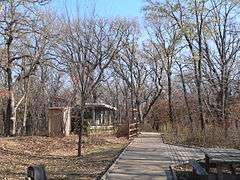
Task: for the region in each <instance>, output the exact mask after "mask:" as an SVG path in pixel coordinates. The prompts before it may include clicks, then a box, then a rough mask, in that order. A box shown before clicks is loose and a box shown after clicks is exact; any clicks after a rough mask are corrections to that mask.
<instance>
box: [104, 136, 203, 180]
mask: <svg viewBox="0 0 240 180" xmlns="http://www.w3.org/2000/svg"><path fill="white" fill-rule="evenodd" d="M203 158H204V153H203V151H202V150H201V149H199V148H196V149H195V148H186V147H182V146H173V145H168V144H165V143H163V142H162V138H161V136H160V134H159V133H142V134H141V135H139V137H137V138H135V139H134V140H133V141H132V142H131V144H130V145H129V146H128V147H127V148H126V149H125V151H124V152H123V153H122V154H121V155H120V156H119V158H118V159H117V160H116V162H115V163H114V164H113V165H112V166H111V167H110V169H109V170H108V171H107V173H105V175H104V176H103V177H102V179H106V180H116V179H118V180H125V179H126V180H127V179H147V180H148V179H149V180H155V179H156V180H157V179H159V180H162V179H164V180H165V179H167V180H171V179H172V176H171V172H170V169H169V166H170V165H171V164H182V163H187V162H188V161H189V160H190V159H203Z"/></svg>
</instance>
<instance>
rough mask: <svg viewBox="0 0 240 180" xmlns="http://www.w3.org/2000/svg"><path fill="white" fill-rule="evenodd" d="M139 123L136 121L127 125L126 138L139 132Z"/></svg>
mask: <svg viewBox="0 0 240 180" xmlns="http://www.w3.org/2000/svg"><path fill="white" fill-rule="evenodd" d="M139 124H140V123H139V122H136V123H131V124H129V125H128V139H130V138H132V137H135V136H137V135H138V134H139Z"/></svg>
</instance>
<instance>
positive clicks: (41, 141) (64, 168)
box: [0, 134, 128, 180]
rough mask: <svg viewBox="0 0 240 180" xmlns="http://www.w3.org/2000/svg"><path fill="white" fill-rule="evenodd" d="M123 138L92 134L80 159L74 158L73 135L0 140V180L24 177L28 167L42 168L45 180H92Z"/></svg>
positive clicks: (124, 141) (113, 153) (122, 141)
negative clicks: (46, 178)
mask: <svg viewBox="0 0 240 180" xmlns="http://www.w3.org/2000/svg"><path fill="white" fill-rule="evenodd" d="M127 144H128V140H126V139H125V138H116V137H114V136H113V135H102V134H101V135H92V136H90V137H88V138H86V139H85V146H84V156H83V157H81V158H78V157H76V154H77V136H74V135H72V136H69V137H64V138H56V137H55V138H52V137H42V136H31V137H9V138H0V179H7V180H15V179H24V177H26V169H27V167H28V166H29V165H40V164H41V165H44V166H45V169H46V171H47V176H48V178H49V179H56V180H60V179H71V180H74V179H94V178H97V177H99V176H101V174H103V173H104V172H105V171H106V169H107V168H108V167H109V166H110V165H111V164H112V162H113V160H114V159H115V158H116V157H117V156H118V154H119V153H120V152H121V151H122V149H123V148H124V147H125V146H126V145H127Z"/></svg>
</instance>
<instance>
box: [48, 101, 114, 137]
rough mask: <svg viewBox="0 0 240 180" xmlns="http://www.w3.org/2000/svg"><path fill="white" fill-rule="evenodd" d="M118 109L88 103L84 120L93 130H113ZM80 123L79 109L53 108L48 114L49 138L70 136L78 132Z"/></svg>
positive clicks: (101, 104) (102, 104) (103, 104)
mask: <svg viewBox="0 0 240 180" xmlns="http://www.w3.org/2000/svg"><path fill="white" fill-rule="evenodd" d="M116 110H117V109H116V108H115V107H112V106H110V105H107V104H105V103H87V104H86V110H85V114H84V119H85V122H87V124H89V126H90V129H92V130H95V129H97V130H99V129H103V130H108V129H112V127H113V125H114V123H115V121H116V118H115V111H116ZM78 121H79V108H75V107H51V108H49V113H48V134H49V136H68V135H69V134H70V133H71V132H76V130H77V124H78Z"/></svg>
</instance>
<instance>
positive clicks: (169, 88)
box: [167, 72, 174, 129]
mask: <svg viewBox="0 0 240 180" xmlns="http://www.w3.org/2000/svg"><path fill="white" fill-rule="evenodd" d="M167 80H168V114H169V120H170V122H171V124H172V128H173V129H174V117H173V106H172V79H171V72H167Z"/></svg>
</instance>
